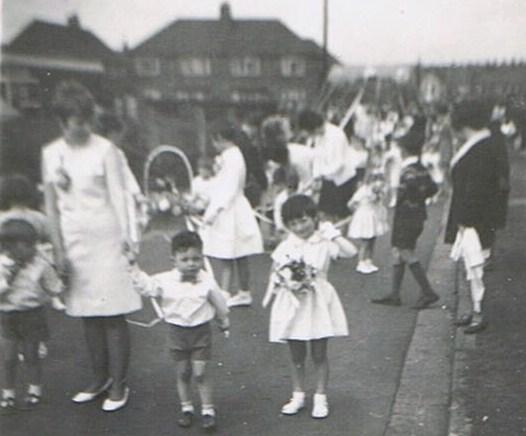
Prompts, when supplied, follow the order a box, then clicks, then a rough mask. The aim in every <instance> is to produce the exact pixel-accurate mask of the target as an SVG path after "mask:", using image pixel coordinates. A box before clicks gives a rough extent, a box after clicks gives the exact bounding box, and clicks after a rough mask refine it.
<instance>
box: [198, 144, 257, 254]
mask: <svg viewBox="0 0 526 436" xmlns="http://www.w3.org/2000/svg"><path fill="white" fill-rule="evenodd" d="M217 161H218V164H219V170H218V173H217V175H216V176H215V177H214V182H213V184H212V188H211V196H210V203H209V205H208V207H207V209H206V212H205V220H206V218H207V217H210V216H212V217H213V216H215V219H214V221H213V223H212V224H211V225H205V226H203V228H202V230H201V237H202V239H203V252H204V254H205V255H206V256H211V257H217V258H220V259H237V258H240V257H245V256H249V255H252V254H259V253H262V252H263V239H262V237H261V232H260V231H259V226H258V223H257V221H256V217H255V216H254V211H253V210H252V207H250V203H249V202H248V200H247V199H246V197H245V195H244V194H243V189H244V188H245V178H246V167H245V161H244V160H243V155H242V154H241V151H240V150H239V148H238V147H235V146H234V147H230V148H228V149H227V150H225V151H223V153H221V155H220V156H219V158H218V159H217Z"/></svg>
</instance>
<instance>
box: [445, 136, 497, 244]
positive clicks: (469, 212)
mask: <svg viewBox="0 0 526 436" xmlns="http://www.w3.org/2000/svg"><path fill="white" fill-rule="evenodd" d="M496 140H498V139H496V138H495V137H493V136H490V137H489V138H486V139H483V140H481V141H479V142H478V143H477V144H475V145H474V146H473V147H472V148H471V149H470V150H469V151H468V152H467V153H466V154H465V155H464V156H463V157H462V158H461V159H460V160H459V161H458V162H457V163H456V165H455V166H454V167H453V168H452V173H451V182H452V187H453V195H452V198H451V206H450V210H449V218H448V222H447V227H446V237H445V241H446V243H449V244H452V243H453V242H454V241H455V238H456V235H457V231H458V227H459V226H461V225H462V226H465V227H474V228H475V229H476V230H477V233H478V234H479V237H480V241H481V244H482V246H483V247H484V248H489V247H490V246H491V244H492V243H493V238H494V233H495V221H496V217H495V209H496V202H497V193H498V162H497V159H496V155H495V150H496V148H497V147H498V146H499V145H498V144H495V143H494V141H496Z"/></svg>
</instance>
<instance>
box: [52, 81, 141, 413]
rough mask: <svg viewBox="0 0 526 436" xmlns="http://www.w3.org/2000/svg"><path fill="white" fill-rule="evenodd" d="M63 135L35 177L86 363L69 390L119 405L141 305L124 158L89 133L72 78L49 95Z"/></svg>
mask: <svg viewBox="0 0 526 436" xmlns="http://www.w3.org/2000/svg"><path fill="white" fill-rule="evenodd" d="M53 108H54V111H55V113H56V115H57V117H58V120H59V124H60V127H61V130H62V137H61V138H59V139H57V140H55V141H53V142H51V143H50V144H48V145H46V146H45V147H44V149H43V153H42V180H43V183H44V194H45V203H46V212H47V215H48V217H49V219H50V223H51V240H52V243H53V248H54V254H55V262H56V265H57V269H58V271H59V273H60V274H61V275H62V276H63V277H65V278H66V283H67V288H68V289H67V291H66V293H65V298H64V299H65V303H66V313H67V314H68V315H70V316H73V317H80V318H81V319H82V321H83V324H84V333H85V337H86V342H87V345H88V350H89V353H90V357H91V362H92V367H93V378H92V381H91V383H90V384H89V385H88V386H87V387H86V388H84V389H83V390H82V391H81V392H79V393H77V394H76V395H75V396H74V397H73V401H74V402H76V403H84V402H87V401H92V400H94V399H95V398H97V397H98V396H100V395H102V394H104V393H106V391H108V398H107V399H106V400H105V401H104V402H103V405H102V409H103V410H104V411H108V412H109V411H115V410H117V409H120V408H122V407H123V406H125V405H126V403H127V400H128V395H129V392H130V390H129V388H128V387H127V385H126V375H127V370H128V363H129V355H130V337H129V331H128V325H127V323H126V319H125V315H126V314H129V313H131V312H134V311H137V310H139V309H140V308H141V306H142V304H141V298H140V296H139V295H137V294H136V293H135V292H134V290H133V286H132V282H131V277H130V275H129V272H128V265H129V264H128V259H127V257H126V254H127V253H129V249H130V246H131V237H130V236H131V235H130V223H129V214H128V211H127V203H126V184H125V179H124V168H123V160H122V158H121V155H120V153H119V150H118V149H117V147H116V146H115V145H114V144H113V143H111V142H110V141H108V140H107V139H104V138H103V137H101V136H98V135H95V134H93V133H92V121H93V115H94V108H95V104H94V100H93V97H92V96H91V94H90V92H89V91H88V90H87V89H86V88H84V87H83V86H82V85H80V84H78V83H76V82H65V83H63V84H61V85H59V87H58V89H57V91H56V95H55V98H54V101H53Z"/></svg>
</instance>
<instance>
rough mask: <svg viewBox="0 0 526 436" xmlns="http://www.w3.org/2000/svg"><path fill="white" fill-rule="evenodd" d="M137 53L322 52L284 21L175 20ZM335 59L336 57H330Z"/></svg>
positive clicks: (221, 54)
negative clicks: (299, 35)
mask: <svg viewBox="0 0 526 436" xmlns="http://www.w3.org/2000/svg"><path fill="white" fill-rule="evenodd" d="M132 53H133V54H135V55H142V54H144V55H146V54H147V55H150V56H151V55H155V56H159V57H175V56H180V55H201V56H202V55H207V56H225V55H243V54H247V55H248V54H251V55H255V54H258V55H264V54H271V55H280V54H291V55H293V54H297V55H305V56H321V54H322V49H321V48H320V47H319V46H318V45H317V44H316V43H315V42H314V41H312V40H306V39H301V38H300V37H298V36H297V35H296V34H295V33H293V32H292V31H291V30H290V29H289V28H288V27H287V26H285V25H284V24H283V23H282V22H281V21H279V20H274V19H268V20H237V19H225V18H222V19H220V20H197V19H196V20H189V19H184V20H176V21H174V22H172V23H171V24H169V25H168V26H166V27H165V28H164V29H162V30H160V31H159V32H158V33H156V34H155V35H153V36H152V37H150V38H148V39H147V40H145V41H144V42H142V43H141V44H139V45H138V46H137V47H135V48H134V49H133V50H132ZM331 60H332V61H333V62H337V60H336V59H334V58H333V57H331Z"/></svg>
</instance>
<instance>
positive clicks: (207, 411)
mask: <svg viewBox="0 0 526 436" xmlns="http://www.w3.org/2000/svg"><path fill="white" fill-rule="evenodd" d="M201 415H208V416H216V411H215V409H214V405H213V404H203V405H202V406H201Z"/></svg>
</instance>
